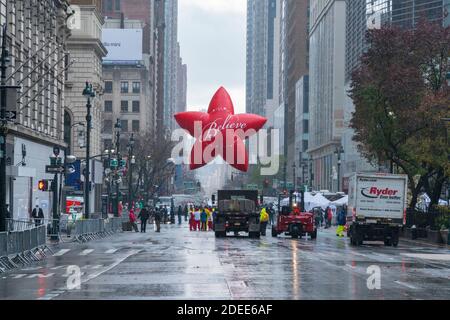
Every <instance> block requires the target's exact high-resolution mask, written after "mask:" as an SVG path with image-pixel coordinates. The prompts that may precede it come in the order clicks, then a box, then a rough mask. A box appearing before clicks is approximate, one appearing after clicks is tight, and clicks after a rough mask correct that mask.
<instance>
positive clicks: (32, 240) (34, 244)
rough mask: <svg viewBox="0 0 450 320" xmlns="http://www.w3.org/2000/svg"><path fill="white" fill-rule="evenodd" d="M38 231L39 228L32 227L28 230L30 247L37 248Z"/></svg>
mask: <svg viewBox="0 0 450 320" xmlns="http://www.w3.org/2000/svg"><path fill="white" fill-rule="evenodd" d="M38 232H39V228H34V229H31V230H30V249H35V248H37V247H38V246H39V245H38Z"/></svg>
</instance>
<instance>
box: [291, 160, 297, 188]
mask: <svg viewBox="0 0 450 320" xmlns="http://www.w3.org/2000/svg"><path fill="white" fill-rule="evenodd" d="M295 169H296V166H295V163H294V164H293V165H292V170H293V174H294V192H295V190H296V189H297V181H296V180H297V177H296V174H295Z"/></svg>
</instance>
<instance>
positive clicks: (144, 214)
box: [138, 207, 150, 232]
mask: <svg viewBox="0 0 450 320" xmlns="http://www.w3.org/2000/svg"><path fill="white" fill-rule="evenodd" d="M149 216H150V212H149V211H148V209H147V207H144V208H143V209H141V212H139V215H138V218H140V219H141V232H147V220H148V218H149Z"/></svg>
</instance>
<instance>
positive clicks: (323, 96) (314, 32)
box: [308, 0, 346, 191]
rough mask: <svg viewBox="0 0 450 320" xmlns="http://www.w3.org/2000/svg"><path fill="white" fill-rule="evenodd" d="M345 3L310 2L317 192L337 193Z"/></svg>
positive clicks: (334, 0)
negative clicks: (337, 152) (337, 154)
mask: <svg viewBox="0 0 450 320" xmlns="http://www.w3.org/2000/svg"><path fill="white" fill-rule="evenodd" d="M345 9H346V8H345V1H343V0H311V22H310V23H311V30H310V35H309V39H310V59H309V114H310V141H309V143H310V145H309V149H308V153H309V154H310V155H311V156H312V159H313V168H314V169H313V170H314V183H313V186H314V187H315V188H316V189H328V190H330V191H331V190H336V189H337V188H338V184H337V172H336V170H337V166H338V164H337V156H336V154H335V152H336V151H337V150H338V148H339V146H340V144H341V137H342V133H343V131H344V102H345V96H346V93H345V90H344V85H345V45H343V44H345V35H346V34H345V28H346V20H345Z"/></svg>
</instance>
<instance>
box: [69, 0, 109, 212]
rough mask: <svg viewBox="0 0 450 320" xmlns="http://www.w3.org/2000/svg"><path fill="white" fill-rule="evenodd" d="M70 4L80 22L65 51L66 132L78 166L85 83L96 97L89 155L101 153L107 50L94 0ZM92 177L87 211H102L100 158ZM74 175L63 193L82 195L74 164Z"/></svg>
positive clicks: (82, 144) (83, 142)
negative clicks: (74, 8)
mask: <svg viewBox="0 0 450 320" xmlns="http://www.w3.org/2000/svg"><path fill="white" fill-rule="evenodd" d="M70 4H71V5H77V6H78V7H79V10H80V11H79V12H77V13H76V15H78V16H77V17H76V18H77V19H79V23H78V24H76V25H74V26H73V28H72V34H71V36H70V37H69V38H68V40H67V50H68V52H69V57H70V60H71V62H72V64H71V66H70V68H69V69H68V72H67V81H66V83H65V90H66V92H65V96H66V99H65V118H64V121H65V127H66V128H67V129H66V131H65V134H66V136H65V138H66V143H67V144H68V152H69V153H71V154H73V155H75V156H76V157H77V159H78V160H77V161H78V164H79V163H80V162H81V161H85V157H86V114H87V108H86V102H87V101H86V98H85V97H84V96H83V95H82V94H81V93H82V92H83V89H84V88H85V83H86V82H89V83H92V85H93V87H94V90H95V91H96V97H95V99H93V100H92V103H91V104H92V107H91V116H92V128H91V139H90V140H91V141H90V154H91V156H92V155H99V154H101V153H102V151H103V146H102V144H101V136H100V133H101V130H100V128H101V124H102V113H103V96H102V93H103V77H102V59H103V57H104V56H106V48H105V47H104V46H103V44H102V41H101V36H102V26H103V23H104V20H103V17H102V15H101V2H100V1H95V0H71V1H70ZM90 162H91V163H90V168H91V176H90V177H91V178H90V181H91V182H92V183H93V185H94V187H93V188H92V189H91V196H90V198H91V199H93V200H92V201H91V202H90V204H91V208H90V211H89V212H100V211H101V188H102V182H103V181H102V174H103V165H102V161H101V158H95V159H92V160H91V161H90ZM75 168H76V169H77V170H76V172H75V173H73V174H72V175H70V179H68V180H67V181H66V184H67V185H68V186H70V187H71V191H70V192H69V191H68V192H67V193H65V194H64V196H65V197H69V196H77V195H78V196H83V188H84V185H83V181H84V177H83V174H82V172H81V171H82V170H81V166H80V165H76V166H75Z"/></svg>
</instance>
